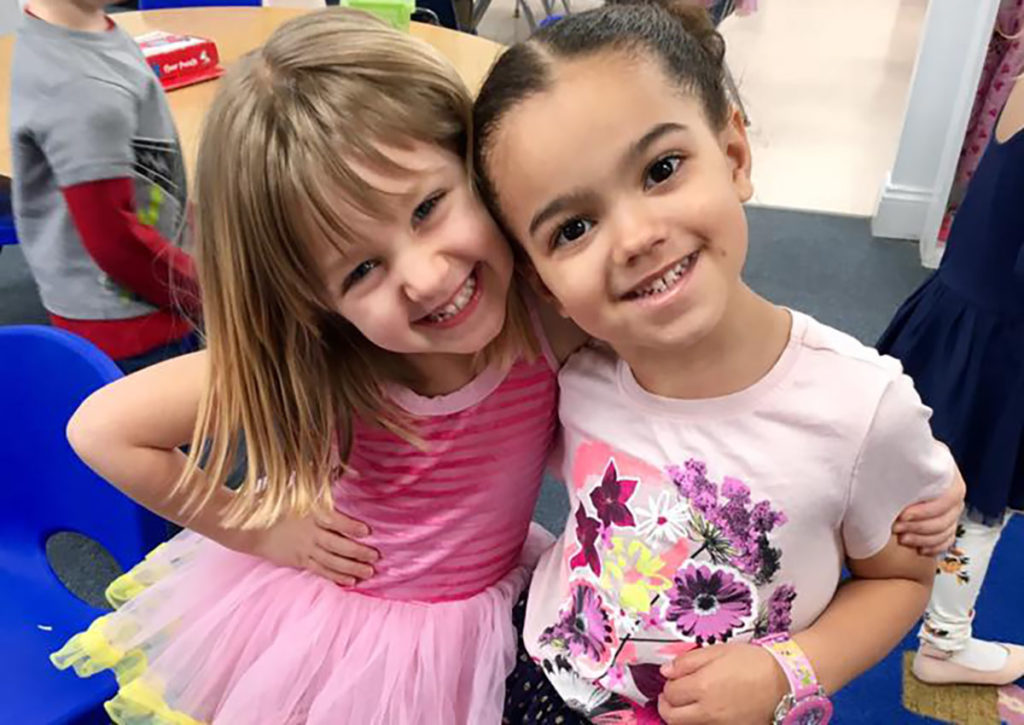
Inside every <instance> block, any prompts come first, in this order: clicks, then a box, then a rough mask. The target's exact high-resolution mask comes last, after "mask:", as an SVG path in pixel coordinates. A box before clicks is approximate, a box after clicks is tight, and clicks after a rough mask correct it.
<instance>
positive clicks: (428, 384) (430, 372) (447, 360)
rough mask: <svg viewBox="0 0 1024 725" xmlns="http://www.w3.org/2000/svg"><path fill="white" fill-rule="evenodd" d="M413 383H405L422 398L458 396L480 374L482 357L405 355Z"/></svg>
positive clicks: (434, 354) (437, 354) (409, 381)
mask: <svg viewBox="0 0 1024 725" xmlns="http://www.w3.org/2000/svg"><path fill="white" fill-rule="evenodd" d="M403 357H404V358H405V360H406V362H407V369H408V371H409V379H408V380H405V381H403V382H404V383H405V384H406V385H408V386H409V387H410V388H412V389H413V390H414V391H416V392H417V393H419V394H420V395H426V396H428V397H433V396H438V395H447V394H448V393H454V392H455V391H456V390H458V389H459V388H462V387H463V386H465V385H466V384H467V383H468V382H469V381H471V380H472V379H473V378H474V377H476V375H477V374H478V373H479V372H480V370H481V367H482V363H481V362H480V356H479V355H462V354H455V353H452V354H446V353H432V354H423V355H404V356H403Z"/></svg>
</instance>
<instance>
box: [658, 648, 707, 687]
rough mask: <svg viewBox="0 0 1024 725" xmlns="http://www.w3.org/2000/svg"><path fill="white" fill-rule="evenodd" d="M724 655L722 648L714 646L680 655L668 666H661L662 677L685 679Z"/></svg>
mask: <svg viewBox="0 0 1024 725" xmlns="http://www.w3.org/2000/svg"><path fill="white" fill-rule="evenodd" d="M721 655H722V647H721V646H719V645H713V646H711V647H701V648H699V649H695V650H691V651H689V652H687V653H686V654H682V655H679V656H678V657H676V658H675V659H674V660H672V661H671V662H669V663H668V664H665V665H662V666H661V675H662V677H666V678H668V679H670V680H672V679H676V678H678V677H685V676H686V675H690V674H693V673H694V672H696V671H697V670H699V669H700V668H701V667H703V666H704V665H706V664H708V663H709V662H713V661H715V660H717V659H718V658H719V657H720V656H721Z"/></svg>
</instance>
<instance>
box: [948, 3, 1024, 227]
mask: <svg viewBox="0 0 1024 725" xmlns="http://www.w3.org/2000/svg"><path fill="white" fill-rule="evenodd" d="M1022 36H1024V0H1002V2H1001V3H1000V6H999V12H998V14H997V15H996V25H995V28H993V29H992V39H991V40H990V41H989V44H988V51H987V52H986V54H985V64H984V66H983V67H982V71H981V79H980V80H979V81H978V90H977V92H976V93H975V97H974V107H973V108H972V109H971V117H970V120H969V121H968V122H967V131H966V134H965V136H964V145H963V147H962V148H961V149H960V160H959V161H958V162H957V167H956V176H955V177H954V179H953V188H952V190H951V191H950V194H949V202H948V208H947V210H946V217H945V219H944V220H943V223H942V229H941V230H940V232H939V239H940V240H941V241H942V242H945V241H946V239H947V238H948V236H949V229H950V227H951V225H952V223H953V216H954V215H955V214H956V210H957V208H958V207H959V206H960V202H961V201H963V196H964V193H965V192H966V191H967V185H968V184H970V182H971V179H972V178H973V177H974V172H975V170H976V169H977V168H978V163H979V162H980V161H981V156H982V154H984V153H985V149H986V148H988V144H989V141H990V140H991V138H992V135H993V134H994V133H995V127H996V121H997V120H998V119H999V114H1000V113H1001V112H1002V110H1003V106H1004V105H1006V99H1007V98H1009V97H1010V89H1011V88H1013V84H1014V81H1015V80H1016V79H1017V76H1019V75H1020V74H1021V72H1022V71H1024V46H1022V45H1021V41H1022V40H1024V37H1022Z"/></svg>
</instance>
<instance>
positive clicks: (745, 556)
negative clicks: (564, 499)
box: [538, 442, 796, 723]
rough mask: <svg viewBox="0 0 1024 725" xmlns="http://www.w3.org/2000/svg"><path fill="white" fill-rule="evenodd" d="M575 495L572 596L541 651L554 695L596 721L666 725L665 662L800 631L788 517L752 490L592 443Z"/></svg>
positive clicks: (580, 458) (578, 468)
mask: <svg viewBox="0 0 1024 725" xmlns="http://www.w3.org/2000/svg"><path fill="white" fill-rule="evenodd" d="M572 485H573V486H574V487H575V489H576V494H577V495H576V501H577V504H576V508H575V510H574V512H573V514H572V517H571V519H570V531H569V532H567V536H568V537H569V539H568V542H567V548H566V560H567V561H566V563H567V566H568V569H569V596H568V598H567V599H566V601H565V602H564V604H563V606H562V607H561V609H560V611H559V617H558V620H557V621H556V622H552V623H551V624H550V625H549V626H547V627H546V628H545V629H544V630H543V631H542V633H541V635H540V637H539V639H538V644H539V645H540V652H541V653H542V657H541V665H542V666H543V667H544V669H545V671H546V672H547V673H548V676H549V677H550V679H551V680H552V682H553V684H554V685H555V687H556V688H557V689H558V690H559V692H560V693H561V694H562V696H563V697H564V698H566V701H567V702H570V701H571V704H572V705H573V706H574V707H576V708H577V709H580V710H581V711H582V712H584V713H585V714H586V715H587V716H588V717H590V719H591V720H592V721H593V722H595V723H645V722H652V723H655V722H659V719H658V716H657V699H658V695H659V694H660V692H661V689H662V687H663V686H664V683H665V680H664V678H663V677H662V676H661V674H660V671H659V667H660V665H661V664H662V663H663V662H667V661H670V660H671V659H672V658H674V657H676V656H678V655H680V654H684V653H685V652H687V651H689V650H691V649H695V648H697V647H704V646H710V645H713V644H717V643H720V642H727V641H729V640H731V639H732V638H734V637H737V636H740V637H757V636H763V635H765V634H768V633H772V632H781V631H788V630H789V628H790V626H791V623H792V619H791V613H792V607H793V601H794V600H795V598H796V591H795V589H794V588H793V586H792V585H790V584H788V583H785V582H777V581H776V579H777V578H778V573H779V570H780V567H781V561H782V552H781V550H780V548H779V547H778V546H776V545H774V544H773V542H772V534H773V533H774V532H775V531H776V530H777V529H778V528H779V527H781V526H784V525H785V524H786V516H785V514H784V513H783V512H782V511H779V510H776V509H775V508H773V506H772V504H771V502H770V501H767V500H763V499H762V500H758V501H755V500H754V498H753V495H752V492H751V489H750V487H749V486H748V485H747V484H746V483H745V482H743V481H740V480H738V479H735V478H729V477H724V478H723V479H722V480H721V482H716V481H714V480H712V479H711V478H710V477H709V476H708V468H707V465H706V464H705V463H703V462H702V461H698V460H689V461H684V462H683V463H682V464H681V465H669V466H666V467H665V468H663V469H658V468H656V467H654V466H651V465H650V464H648V463H646V462H644V461H641V460H639V459H636V458H634V457H632V456H629V455H627V454H624V453H622V452H619V451H616V450H614V449H612V448H611V447H610V446H608V445H606V444H603V443H598V442H588V443H584V444H583V445H581V446H580V447H579V448H578V449H577V451H576V453H575V457H574V467H573V481H572Z"/></svg>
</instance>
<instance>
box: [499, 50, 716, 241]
mask: <svg viewBox="0 0 1024 725" xmlns="http://www.w3.org/2000/svg"><path fill="white" fill-rule="evenodd" d="M552 77H553V80H552V83H551V85H550V86H549V87H548V88H547V90H545V91H543V92H541V93H537V94H535V95H532V96H530V97H529V98H527V99H526V100H524V101H523V102H522V103H519V104H518V105H516V106H515V107H513V109H512V110H511V111H510V112H509V113H508V115H507V116H506V117H505V119H504V120H503V121H502V122H501V126H500V127H499V129H498V131H497V133H496V134H495V136H494V137H493V140H492V146H491V150H490V154H489V161H488V162H487V163H488V167H489V168H488V169H487V173H489V174H491V175H492V177H493V180H494V185H495V188H496V189H497V192H498V197H499V199H498V201H499V204H500V205H501V207H502V210H503V212H504V213H505V214H506V215H507V216H508V218H509V220H510V221H511V222H512V223H513V226H518V222H519V221H520V220H519V218H518V217H519V216H520V215H522V214H527V213H533V212H534V211H536V210H535V209H532V208H530V209H524V208H520V207H521V206H522V204H524V203H527V202H528V201H529V202H530V205H531V206H532V203H533V200H538V199H547V198H548V197H550V196H553V195H555V194H561V193H565V192H566V191H567V190H568V189H567V188H566V187H576V186H580V185H586V184H589V183H592V182H596V181H597V180H598V179H600V178H602V176H604V175H606V174H608V173H609V171H611V170H612V169H613V168H615V166H616V165H617V164H618V163H619V161H620V159H621V158H622V155H623V154H624V153H625V152H626V151H627V150H628V148H629V146H630V145H631V144H633V143H635V142H636V141H637V140H638V139H640V138H641V137H642V136H643V135H644V134H646V133H647V132H648V131H650V130H651V128H652V127H654V126H656V125H658V124H661V123H665V122H676V123H680V124H681V125H685V126H687V127H688V128H691V129H693V128H698V127H702V126H703V127H706V125H707V123H706V121H705V120H704V112H703V107H702V106H701V103H700V101H699V99H697V98H696V97H695V96H693V95H691V94H688V93H685V92H683V91H681V90H680V89H679V88H678V87H677V86H674V85H673V84H672V83H671V82H670V81H669V80H668V79H667V78H666V76H665V74H664V73H663V72H662V71H661V68H660V66H658V65H657V64H656V63H653V62H651V61H647V60H643V59H639V58H636V57H634V56H631V55H629V54H625V53H606V54H599V55H596V56H592V57H589V58H584V59H581V60H571V61H556V62H555V65H554V68H553V73H552ZM506 207H509V208H506ZM512 207H516V208H512Z"/></svg>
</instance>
